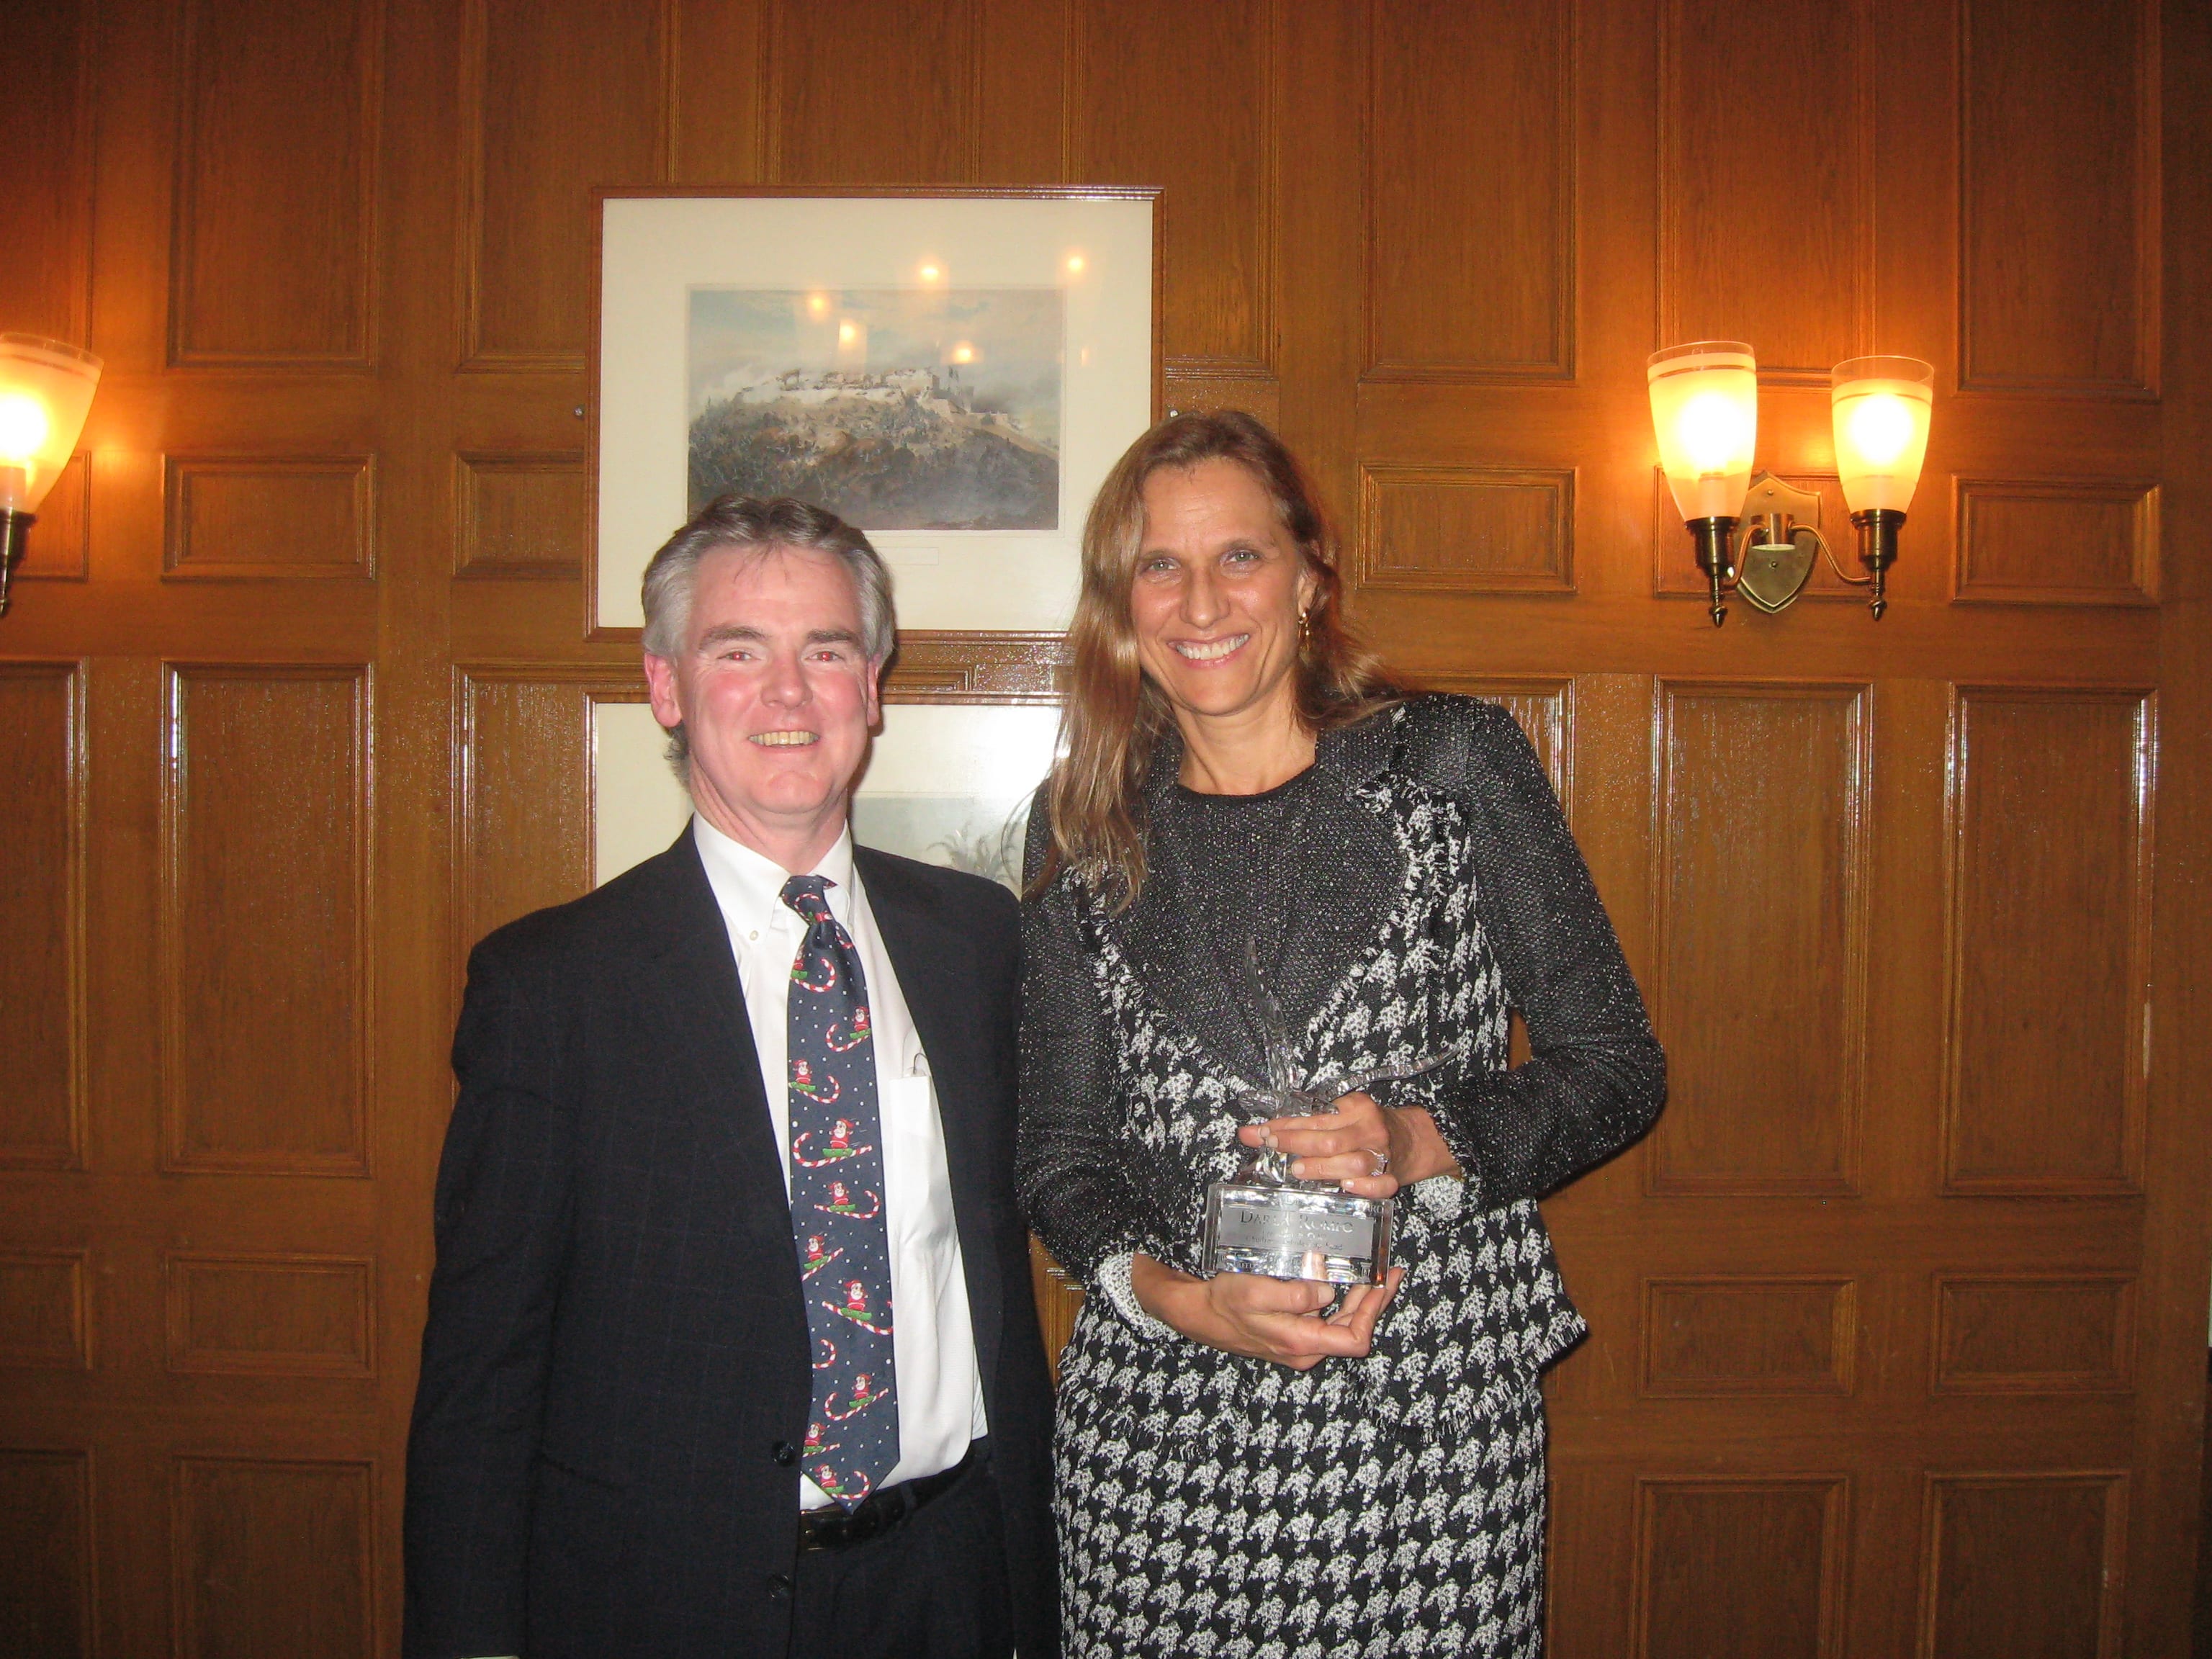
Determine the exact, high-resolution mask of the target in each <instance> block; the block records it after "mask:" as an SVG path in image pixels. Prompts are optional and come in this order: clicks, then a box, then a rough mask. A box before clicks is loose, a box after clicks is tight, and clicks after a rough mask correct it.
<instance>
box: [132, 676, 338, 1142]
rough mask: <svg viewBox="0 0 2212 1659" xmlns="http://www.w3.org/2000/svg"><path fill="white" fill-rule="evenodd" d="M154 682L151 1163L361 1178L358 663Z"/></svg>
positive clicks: (171, 677) (189, 677)
mask: <svg viewBox="0 0 2212 1659" xmlns="http://www.w3.org/2000/svg"><path fill="white" fill-rule="evenodd" d="M167 678H168V688H167V705H168V706H167V754H166V755H165V757H164V761H165V769H164V778H163V800H162V812H161V834H162V869H161V880H162V896H161V960H162V980H163V998H162V1008H161V1019H162V1043H161V1053H162V1073H163V1089H162V1097H163V1125H164V1145H163V1153H162V1167H163V1168H164V1169H166V1170H175V1171H195V1170H197V1171H217V1170H229V1171H239V1172H244V1171H260V1172H268V1173H282V1174H288V1175H334V1176H365V1175H367V1174H368V1172H369V1170H368V1123H367V1113H368V1102H369V1098H370V1092H371V1091H370V1070H371V1067H370V1045H369V1040H368V1033H369V1029H370V1026H371V1024H372V1016H371V1007H370V983H371V976H370V973H369V963H368V939H369V937H370V933H371V927H370V902H369V883H368V871H369V868H370V860H371V847H370V810H371V800H370V782H369V767H368V743H369V732H370V723H369V671H368V669H367V668H365V667H357V666H349V665H337V666H329V667H322V666H318V667H294V666H275V665H266V664H251V665H189V666H186V665H171V666H170V667H169V669H168V670H167Z"/></svg>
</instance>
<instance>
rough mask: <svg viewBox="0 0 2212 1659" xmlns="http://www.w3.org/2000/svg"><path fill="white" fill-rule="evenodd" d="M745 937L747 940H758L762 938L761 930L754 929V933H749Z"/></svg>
mask: <svg viewBox="0 0 2212 1659" xmlns="http://www.w3.org/2000/svg"><path fill="white" fill-rule="evenodd" d="M745 937H746V938H747V939H758V938H759V937H760V929H759V928H757V927H756V928H754V929H753V930H752V932H750V933H747V934H746V935H745Z"/></svg>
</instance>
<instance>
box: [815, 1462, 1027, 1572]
mask: <svg viewBox="0 0 2212 1659" xmlns="http://www.w3.org/2000/svg"><path fill="white" fill-rule="evenodd" d="M989 1451H990V1442H989V1440H988V1439H982V1440H971V1441H969V1443H968V1455H966V1456H965V1457H963V1458H962V1459H961V1460H960V1461H959V1462H957V1463H955V1464H954V1465H953V1466H952V1467H951V1468H949V1469H942V1470H939V1472H938V1473H937V1474H925V1475H923V1476H922V1477H921V1479H920V1480H902V1481H900V1482H899V1483H898V1485H896V1486H885V1487H884V1489H883V1490H882V1491H881V1492H870V1493H869V1494H868V1495H867V1496H866V1498H862V1499H861V1500H860V1503H859V1504H858V1505H857V1506H856V1507H855V1508H854V1510H852V1511H851V1513H849V1514H848V1513H847V1512H846V1511H845V1510H842V1509H841V1508H839V1507H838V1506H837V1505H836V1504H831V1505H830V1506H829V1508H827V1509H823V1510H800V1511H799V1548H800V1549H801V1550H842V1549H849V1548H850V1547H852V1546H854V1544H863V1543H866V1541H868V1540H869V1539H871V1538H875V1537H878V1536H880V1535H881V1534H884V1533H887V1532H889V1531H890V1529H891V1528H894V1527H896V1526H897V1525H899V1524H900V1523H901V1522H903V1521H905V1520H906V1518H907V1517H908V1516H910V1515H912V1514H913V1513H914V1512H915V1510H918V1509H920V1508H921V1506H922V1505H923V1504H927V1503H928V1502H929V1501H930V1499H932V1498H941V1497H942V1496H944V1495H945V1493H946V1492H950V1491H951V1489H952V1486H953V1485H954V1483H955V1482H957V1480H959V1479H960V1477H961V1476H963V1474H967V1473H968V1471H969V1470H970V1469H972V1468H975V1466H976V1465H977V1464H979V1463H981V1462H983V1461H984V1460H985V1458H986V1457H987V1456H988V1455H989Z"/></svg>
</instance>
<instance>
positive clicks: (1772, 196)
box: [1658, 0, 1901, 524]
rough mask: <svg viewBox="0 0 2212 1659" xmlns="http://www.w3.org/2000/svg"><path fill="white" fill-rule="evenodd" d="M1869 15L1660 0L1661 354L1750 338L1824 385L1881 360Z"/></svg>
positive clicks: (1785, 376) (1800, 5) (1861, 8)
mask: <svg viewBox="0 0 2212 1659" xmlns="http://www.w3.org/2000/svg"><path fill="white" fill-rule="evenodd" d="M1873 14H1874V6H1873V0H1844V3H1841V4H1838V3H1832V0H1784V3H1783V4H1781V5H1775V4H1773V3H1771V0H1728V3H1724V4H1718V5H1716V4H1713V3H1711V0H1700V3H1691V0H1663V3H1662V7H1661V9H1660V35H1659V147H1658V161H1659V180H1658V187H1659V276H1658V289H1659V319H1658V329H1659V341H1658V343H1659V344H1662V345H1672V344H1675V343H1680V342H1682V341H1686V340H1711V339H1723V340H1747V341H1749V342H1750V343H1751V344H1752V346H1753V349H1755V350H1756V351H1757V353H1758V356H1759V370H1760V373H1761V377H1762V378H1763V379H1770V380H1789V381H1797V382H1802V383H1806V384H1817V385H1819V386H1822V387H1823V388H1825V387H1826V385H1827V383H1828V371H1829V369H1830V368H1832V367H1833V366H1834V365H1835V364H1837V363H1838V362H1841V361H1842V360H1843V359H1844V358H1846V357H1855V356H1860V355H1862V354H1863V353H1864V352H1867V351H1869V350H1871V349H1873V346H1872V334H1873V329H1874V297H1875V283H1874V251H1875V197H1874V132H1875V112H1874V94H1875V82H1874V74H1875V64H1874V15H1873ZM1778 77H1779V78H1778ZM1784 87H1786V88H1787V90H1786V92H1784V91H1781V90H1780V88H1784ZM1754 88H1757V89H1759V90H1756V91H1754V90H1753V89H1754ZM1900 349H1901V348H1900ZM1840 522H1841V521H1840V520H1838V523H1839V524H1840Z"/></svg>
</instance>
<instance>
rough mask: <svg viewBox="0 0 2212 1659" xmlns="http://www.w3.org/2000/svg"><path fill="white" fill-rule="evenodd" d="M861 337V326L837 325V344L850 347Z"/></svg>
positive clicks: (850, 324) (853, 324)
mask: <svg viewBox="0 0 2212 1659" xmlns="http://www.w3.org/2000/svg"><path fill="white" fill-rule="evenodd" d="M859 338H860V325H859V324H857V323H851V322H845V323H840V324H838V325H837V343H838V344H839V345H850V344H852V343H853V342H854V341H855V340H857V339H859Z"/></svg>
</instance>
